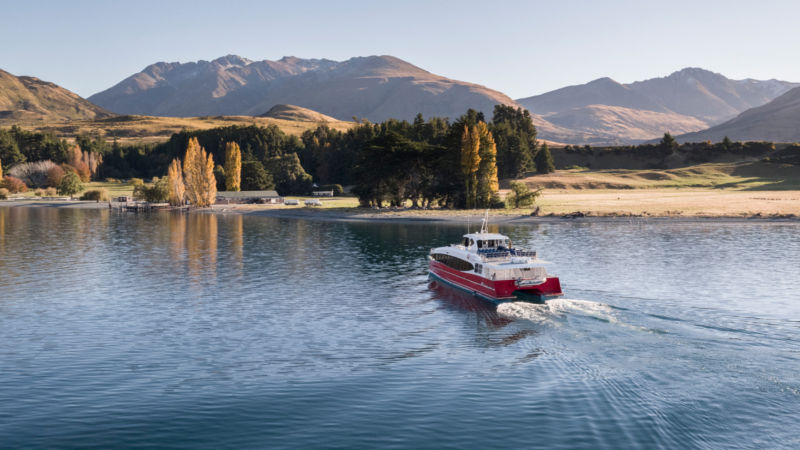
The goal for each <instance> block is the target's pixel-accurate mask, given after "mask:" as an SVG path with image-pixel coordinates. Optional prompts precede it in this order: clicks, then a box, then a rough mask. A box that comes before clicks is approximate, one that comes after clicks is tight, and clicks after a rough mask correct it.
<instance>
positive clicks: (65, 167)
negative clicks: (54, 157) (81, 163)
mask: <svg viewBox="0 0 800 450" xmlns="http://www.w3.org/2000/svg"><path fill="white" fill-rule="evenodd" d="M59 167H61V170H63V171H64V173H70V172H72V173H74V174H75V175H77V174H78V169H76V168H74V167H72V166H70V165H69V164H67V163H64V164H61V165H60V166H59Z"/></svg>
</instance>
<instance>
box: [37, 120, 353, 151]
mask: <svg viewBox="0 0 800 450" xmlns="http://www.w3.org/2000/svg"><path fill="white" fill-rule="evenodd" d="M234 125H236V126H251V125H254V126H260V127H266V126H271V125H275V126H277V127H278V128H280V129H281V130H282V131H283V132H284V133H286V134H290V135H293V136H300V135H302V134H303V132H305V131H307V130H313V129H315V128H316V127H318V126H319V121H316V120H315V121H303V120H285V119H276V118H272V117H252V116H214V117H153V116H116V117H112V118H108V119H100V120H73V121H70V122H49V123H48V122H45V123H40V122H30V123H23V124H21V127H22V128H23V129H27V130H34V131H42V132H52V133H54V134H56V135H57V136H59V137H62V138H65V139H72V138H74V137H75V136H76V135H78V134H82V133H86V134H90V135H92V136H102V137H103V138H105V139H107V140H109V141H111V140H114V141H117V142H119V143H121V144H138V143H157V142H164V141H166V140H168V139H169V138H170V137H171V136H172V135H173V134H174V133H179V132H180V131H182V130H207V129H209V128H220V127H229V126H234ZM325 125H327V126H329V127H331V128H333V129H336V130H339V131H347V130H349V129H350V128H352V127H354V126H355V123H354V122H339V121H334V122H326V123H325Z"/></svg>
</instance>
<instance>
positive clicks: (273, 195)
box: [217, 191, 283, 205]
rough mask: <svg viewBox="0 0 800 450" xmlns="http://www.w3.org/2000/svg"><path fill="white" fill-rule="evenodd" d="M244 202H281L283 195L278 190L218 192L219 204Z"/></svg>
mask: <svg viewBox="0 0 800 450" xmlns="http://www.w3.org/2000/svg"><path fill="white" fill-rule="evenodd" d="M242 203H265V204H281V203H283V197H281V196H280V195H278V193H277V192H276V191H238V192H233V191H222V192H219V191H218V192H217V204H218V205H234V204H242Z"/></svg>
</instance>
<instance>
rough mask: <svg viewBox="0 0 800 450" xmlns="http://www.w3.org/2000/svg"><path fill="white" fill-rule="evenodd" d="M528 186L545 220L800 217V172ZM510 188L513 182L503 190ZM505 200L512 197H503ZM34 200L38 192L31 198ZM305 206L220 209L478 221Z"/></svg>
mask: <svg viewBox="0 0 800 450" xmlns="http://www.w3.org/2000/svg"><path fill="white" fill-rule="evenodd" d="M522 181H524V182H525V183H527V184H528V185H529V186H531V187H542V188H543V190H542V195H541V196H540V197H539V199H538V200H537V202H536V205H535V207H538V208H539V211H538V213H539V215H543V216H547V215H554V216H561V215H566V214H571V213H575V212H582V213H584V214H587V215H591V216H631V215H633V216H678V217H680V216H684V217H703V216H707V217H717V216H727V217H752V216H756V217H758V216H761V217H771V216H789V215H794V216H800V167H797V166H791V165H778V164H771V163H762V162H749V163H731V164H703V165H698V166H692V167H686V168H681V169H671V170H640V171H637V170H598V171H590V170H576V169H573V170H561V171H556V172H555V173H552V174H548V175H535V176H530V177H527V178H524V179H523V180H522ZM503 184H504V185H505V186H506V187H507V185H508V182H504V183H503ZM100 188H103V189H106V190H107V191H108V192H109V194H110V196H111V197H112V198H115V197H120V196H126V195H131V194H132V192H133V186H132V185H131V184H130V183H128V182H92V183H87V184H86V189H87V190H89V189H100ZM500 193H501V196H505V195H506V194H507V193H508V190H507V189H503V190H501V192H500ZM24 196H25V197H33V196H34V194H33V192H32V191H29V192H27V193H26V194H24ZM287 198H292V199H297V200H299V203H300V204H299V205H298V206H285V205H281V206H274V205H273V206H270V205H236V206H227V205H219V208H231V209H237V210H259V209H269V208H282V209H288V208H304V209H307V210H321V211H328V212H342V213H360V214H380V215H382V216H401V217H426V216H427V217H438V216H463V215H465V214H477V213H479V212H477V211H472V212H469V211H456V210H438V209H434V210H410V209H405V210H395V209H383V210H379V211H378V210H367V209H361V208H358V199H357V198H355V197H334V198H322V199H321V200H322V206H320V207H306V206H304V204H303V201H304V200H305V199H307V198H309V197H296V196H290V197H287ZM533 210H534V209H533V208H523V209H505V210H496V211H493V212H492V214H493V215H528V214H531V212H532V211H533Z"/></svg>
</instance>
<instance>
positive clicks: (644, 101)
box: [517, 68, 800, 143]
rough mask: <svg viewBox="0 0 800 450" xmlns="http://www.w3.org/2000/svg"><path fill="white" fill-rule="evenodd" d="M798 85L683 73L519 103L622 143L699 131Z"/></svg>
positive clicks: (608, 82)
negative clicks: (667, 133)
mask: <svg viewBox="0 0 800 450" xmlns="http://www.w3.org/2000/svg"><path fill="white" fill-rule="evenodd" d="M797 86H800V84H798V83H791V82H786V81H780V80H764V81H760V80H753V79H745V80H731V79H729V78H726V77H725V76H723V75H721V74H718V73H714V72H710V71H708V70H704V69H699V68H686V69H683V70H680V71H677V72H674V73H672V74H670V75H669V76H666V77H662V78H652V79H649V80H644V81H637V82H635V83H630V84H621V83H618V82H616V81H614V80H612V79H611V78H600V79H597V80H594V81H591V82H589V83H586V84H582V85H577V86H568V87H564V88H561V89H557V90H554V91H550V92H547V93H544V94H541V95H537V96H533V97H527V98H521V99H518V100H517V103H519V104H520V105H522V106H523V107H525V108H526V109H528V110H529V111H531V113H535V114H539V115H541V116H542V117H543V118H544V119H545V120H547V121H549V122H551V123H553V124H554V125H558V126H562V127H566V128H569V129H571V130H575V131H583V132H585V133H588V134H590V135H592V136H595V138H596V139H599V140H601V141H602V140H607V141H614V140H616V141H617V143H626V142H636V141H641V140H645V139H647V136H648V135H649V136H650V137H655V136H658V135H659V134H663V133H664V132H671V133H672V134H683V133H688V132H693V131H698V130H703V129H706V128H708V127H710V126H713V125H716V124H719V123H721V122H724V121H726V120H728V119H730V118H732V117H735V116H736V115H738V114H739V113H741V112H743V111H745V110H747V109H749V108H753V107H758V106H761V105H764V104H765V103H767V102H769V101H771V100H773V99H775V98H776V97H778V96H780V95H782V94H784V93H785V92H787V91H789V90H790V89H792V88H794V87H797ZM654 133H655V134H654Z"/></svg>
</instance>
